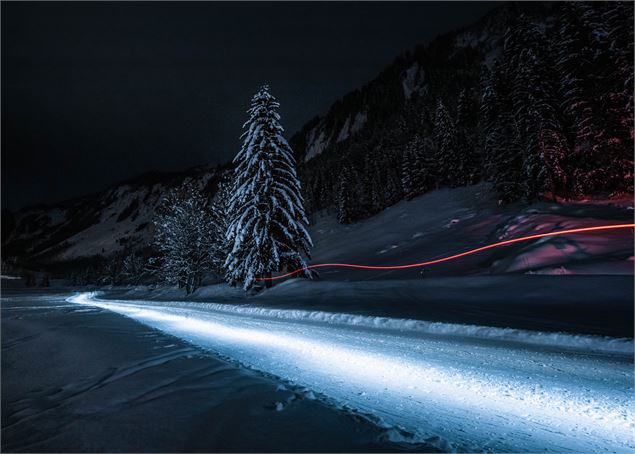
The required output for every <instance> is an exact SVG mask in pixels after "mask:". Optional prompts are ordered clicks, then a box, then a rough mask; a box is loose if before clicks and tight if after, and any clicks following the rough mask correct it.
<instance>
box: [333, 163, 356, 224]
mask: <svg viewBox="0 0 635 454" xmlns="http://www.w3.org/2000/svg"><path fill="white" fill-rule="evenodd" d="M353 210H354V208H353V181H352V173H351V170H350V168H349V167H348V166H345V167H344V168H343V169H342V172H341V174H340V180H339V184H338V186H337V220H338V222H339V223H340V224H350V223H351V222H353Z"/></svg>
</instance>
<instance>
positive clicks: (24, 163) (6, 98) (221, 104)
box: [1, 2, 493, 209]
mask: <svg viewBox="0 0 635 454" xmlns="http://www.w3.org/2000/svg"><path fill="white" fill-rule="evenodd" d="M492 7H493V4H492V3H479V2H467V3H458V2H439V3H431V2H425V3H423V2H421V3H394V2H386V3H343V2H337V3H306V2H300V3H264V2H262V3H237V2H231V3H203V2H193V3H168V2H158V3H153V2H141V3H126V2H117V3H96V2H68V3H54V2H43V3H35V2H2V4H1V8H2V204H3V208H10V209H15V208H18V207H22V206H25V205H30V204H34V203H39V202H53V201H58V200H62V199H66V198H70V197H76V196H79V195H82V194H85V193H88V192H94V191H97V190H101V189H103V188H105V187H106V186H108V185H109V184H112V183H114V182H117V181H119V180H122V179H125V178H129V177H133V176H135V175H138V174H140V173H142V172H145V171H149V170H182V169H185V168H188V167H191V166H194V165H199V164H208V163H220V162H226V161H228V160H230V159H231V158H232V157H233V155H234V154H235V153H236V151H237V150H238V148H239V147H240V142H239V140H238V137H239V136H240V134H241V127H242V124H243V123H244V121H245V120H246V116H245V110H246V109H247V107H248V105H249V100H250V98H251V95H252V94H253V93H254V92H255V91H256V89H257V88H258V86H259V85H260V84H262V83H264V82H267V83H269V84H270V85H271V90H272V92H273V94H274V95H275V96H276V97H277V98H278V100H279V101H280V102H281V104H282V107H281V114H282V120H283V124H284V125H285V127H286V130H287V135H288V136H289V137H290V136H291V135H292V134H293V133H294V132H296V131H297V130H298V129H299V128H300V127H301V126H302V125H303V124H304V123H305V122H306V121H307V120H309V119H311V118H312V117H313V116H315V115H316V114H319V113H324V112H325V111H326V110H327V109H328V107H329V106H330V105H331V104H332V103H333V102H334V101H336V100H337V99H338V98H340V97H341V96H343V95H344V94H346V93H347V92H349V91H351V90H353V89H355V88H359V87H360V86H362V85H363V84H364V83H366V82H368V81H369V80H371V79H373V78H374V77H375V76H376V75H377V74H378V72H379V71H380V70H381V69H382V68H383V67H385V66H387V65H388V64H389V63H390V62H392V60H393V59H394V58H395V57H396V56H397V55H399V54H400V53H402V52H404V51H406V50H408V49H410V48H412V47H414V46H415V45H416V44H418V43H424V42H426V41H428V40H430V39H432V38H434V37H435V36H436V35H437V34H439V33H443V32H446V31H449V30H452V29H455V28H457V27H460V26H463V25H468V24H470V23H471V22H473V21H475V20H477V19H478V18H479V17H481V16H482V15H483V14H484V13H485V12H486V11H488V10H489V9H491V8H492Z"/></svg>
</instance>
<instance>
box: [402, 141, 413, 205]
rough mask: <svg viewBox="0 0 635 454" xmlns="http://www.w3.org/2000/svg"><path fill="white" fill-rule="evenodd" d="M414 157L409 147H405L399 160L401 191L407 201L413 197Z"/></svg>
mask: <svg viewBox="0 0 635 454" xmlns="http://www.w3.org/2000/svg"><path fill="white" fill-rule="evenodd" d="M414 158H415V156H414V155H413V153H412V150H411V148H410V147H408V146H407V147H406V148H405V149H404V151H403V155H402V159H401V189H402V190H403V193H404V196H405V197H406V199H407V200H410V199H412V198H413V197H414V196H415V191H414V182H413V177H414V175H413V174H414V161H415V159H414Z"/></svg>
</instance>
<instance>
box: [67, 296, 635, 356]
mask: <svg viewBox="0 0 635 454" xmlns="http://www.w3.org/2000/svg"><path fill="white" fill-rule="evenodd" d="M99 295H100V293H99V292H90V293H83V294H80V295H78V296H74V297H72V298H71V299H70V300H71V301H72V302H83V303H89V302H90V300H98V297H99ZM103 301H109V302H112V301H113V300H103ZM121 302H122V303H124V304H125V303H134V304H146V305H155V304H160V305H161V306H168V307H179V308H188V309H196V310H199V311H207V312H219V313H224V314H231V315H243V316H247V317H257V318H267V319H278V320H285V321H297V322H304V323H306V322H309V323H320V324H323V323H326V324H331V325H346V326H354V327H361V328H371V329H381V330H396V331H402V332H404V331H407V332H412V333H418V334H427V335H434V336H443V337H463V338H467V339H483V340H490V341H494V342H503V343H509V342H512V343H515V344H518V345H528V346H540V347H549V348H559V349H562V348H564V349H573V350H581V351H584V352H597V353H614V354H626V355H630V356H632V355H633V352H634V350H633V339H628V338H612V337H608V336H591V335H579V334H569V333H562V332H559V333H547V332H541V331H529V330H521V329H513V328H498V327H492V326H478V325H462V324H454V323H442V322H430V321H425V320H412V319H399V318H390V317H372V316H365V315H356V314H346V313H334V312H322V311H304V310H300V309H273V308H267V307H253V306H236V305H230V304H218V303H197V302H188V301H165V302H159V303H157V302H152V303H149V302H144V301H121Z"/></svg>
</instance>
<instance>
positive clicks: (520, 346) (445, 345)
mask: <svg viewBox="0 0 635 454" xmlns="http://www.w3.org/2000/svg"><path fill="white" fill-rule="evenodd" d="M69 301H71V302H74V303H79V304H88V305H92V306H97V307H100V308H103V309H107V310H110V311H114V312H117V313H120V314H122V315H125V316H128V317H131V318H133V319H135V320H138V321H139V322H142V323H144V324H147V325H149V326H151V327H154V328H156V329H159V330H161V331H164V332H166V333H169V334H171V335H174V336H177V337H179V338H182V339H184V340H187V341H189V342H191V343H193V344H196V345H198V346H201V347H203V348H206V349H209V350H212V351H214V352H216V353H218V354H221V355H224V356H227V357H229V358H232V359H234V360H236V361H239V362H240V363H242V364H245V365H248V366H251V367H253V368H254V369H258V370H261V371H264V372H267V373H271V374H274V375H276V376H279V377H281V378H283V379H285V380H289V381H291V382H293V383H294V384H297V385H301V386H305V387H307V388H310V389H311V390H313V391H315V392H317V393H320V394H322V395H324V396H326V398H328V399H329V400H330V401H331V402H333V403H335V404H337V405H341V406H344V405H345V406H347V407H349V408H352V409H355V410H357V411H359V412H360V413H363V414H367V415H370V417H371V418H372V419H373V420H375V421H377V422H379V423H380V424H384V425H386V426H387V427H397V428H401V429H403V430H404V431H406V432H409V433H411V434H413V435H412V437H411V438H410V437H407V438H408V439H409V440H411V441H413V442H417V441H425V440H428V442H435V443H438V445H439V447H440V448H442V449H454V450H458V451H483V450H484V451H513V452H518V451H531V452H539V451H540V452H544V451H551V452H597V451H608V452H632V451H633V449H635V418H634V416H635V405H634V402H633V362H632V350H631V352H630V353H627V352H624V351H619V349H618V350H616V351H615V352H610V351H605V352H600V351H595V352H591V353H589V352H586V351H583V350H580V349H578V350H575V349H565V348H558V347H557V346H556V345H542V346H540V345H535V344H530V343H526V344H524V343H522V342H509V341H507V340H503V339H496V337H495V335H493V336H489V337H485V338H483V337H474V336H470V335H469V334H464V335H459V334H460V333H457V332H456V330H455V332H453V333H451V334H447V335H441V334H429V333H425V332H421V331H419V332H417V331H409V330H395V329H386V328H378V327H372V326H359V325H352V324H348V325H346V324H341V323H339V324H336V323H328V322H317V321H301V320H291V319H288V318H286V319H285V317H284V316H282V317H276V316H275V312H279V313H281V315H283V314H282V313H284V312H289V311H277V310H270V311H268V313H269V314H270V315H271V316H263V315H250V314H248V313H246V312H245V311H240V310H236V309H235V308H232V307H231V306H221V305H216V306H218V310H214V309H210V307H206V308H203V309H197V308H195V307H192V306H194V305H190V306H187V305H183V304H179V303H174V304H171V303H152V302H142V301H113V300H102V299H98V298H96V297H95V296H94V295H92V294H86V293H84V294H80V295H77V296H74V297H71V298H69ZM536 334H537V333H534V335H536ZM565 337H566V336H565ZM565 340H566V339H565ZM396 433H397V432H395V434H396Z"/></svg>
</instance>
